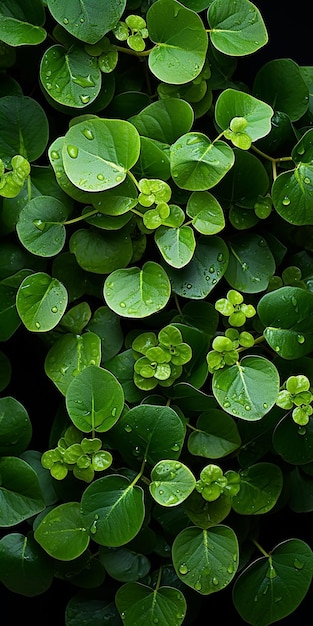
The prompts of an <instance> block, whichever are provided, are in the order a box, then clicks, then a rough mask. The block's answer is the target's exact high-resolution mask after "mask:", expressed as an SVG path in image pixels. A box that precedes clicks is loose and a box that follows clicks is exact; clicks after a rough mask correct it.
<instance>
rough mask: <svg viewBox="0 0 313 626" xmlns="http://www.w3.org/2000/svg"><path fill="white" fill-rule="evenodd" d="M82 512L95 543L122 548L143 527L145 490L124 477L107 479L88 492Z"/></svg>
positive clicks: (82, 499)
mask: <svg viewBox="0 0 313 626" xmlns="http://www.w3.org/2000/svg"><path fill="white" fill-rule="evenodd" d="M80 510H81V515H82V519H83V523H84V525H85V526H86V527H87V528H89V531H90V533H91V535H92V538H93V540H94V541H95V542H96V543H99V544H100V545H102V546H111V547H117V546H122V545H124V544H125V543H128V542H129V541H131V540H132V539H133V538H134V537H135V536H136V535H137V533H138V532H139V530H140V528H141V526H142V523H143V519H144V514H145V508H144V500H143V491H142V489H141V488H140V487H137V486H136V485H133V484H131V482H130V481H129V480H128V479H127V478H125V477H124V476H119V475H118V474H112V475H111V476H105V477H104V478H99V479H98V480H96V481H94V482H93V483H92V484H91V485H89V486H88V487H87V489H85V491H84V493H83V495H82V498H81V507H80Z"/></svg>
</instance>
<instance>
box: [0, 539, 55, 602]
mask: <svg viewBox="0 0 313 626" xmlns="http://www.w3.org/2000/svg"><path fill="white" fill-rule="evenodd" d="M53 574H54V572H53V563H52V562H51V560H50V559H49V557H48V556H47V554H46V553H45V552H44V551H43V550H42V548H41V547H40V546H39V545H38V543H37V542H36V541H35V540H34V538H33V536H32V533H28V535H27V537H25V536H24V535H22V534H20V533H11V534H10V535H6V536H5V537H3V538H2V539H1V541H0V578H1V582H2V583H3V584H4V585H5V587H6V588H7V589H10V591H13V592H14V593H17V594H20V595H22V596H27V597H28V598H29V597H30V598H31V597H34V596H37V595H39V594H41V593H44V592H45V591H47V589H49V587H50V585H51V583H52V581H53Z"/></svg>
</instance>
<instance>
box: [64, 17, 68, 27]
mask: <svg viewBox="0 0 313 626" xmlns="http://www.w3.org/2000/svg"><path fill="white" fill-rule="evenodd" d="M68 23H69V20H68V18H67V17H65V18H64V19H63V24H65V26H66V24H68Z"/></svg>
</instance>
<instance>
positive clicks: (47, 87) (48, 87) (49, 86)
mask: <svg viewBox="0 0 313 626" xmlns="http://www.w3.org/2000/svg"><path fill="white" fill-rule="evenodd" d="M46 89H48V91H50V89H52V84H51V83H46Z"/></svg>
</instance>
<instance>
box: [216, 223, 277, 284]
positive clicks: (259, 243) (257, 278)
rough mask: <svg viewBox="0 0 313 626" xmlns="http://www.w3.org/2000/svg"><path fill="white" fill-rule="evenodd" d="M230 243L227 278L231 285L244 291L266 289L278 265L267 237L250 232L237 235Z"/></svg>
mask: <svg viewBox="0 0 313 626" xmlns="http://www.w3.org/2000/svg"><path fill="white" fill-rule="evenodd" d="M228 245H229V250H230V255H229V263H228V266H227V269H226V272H225V278H226V280H227V282H228V283H229V285H230V286H231V287H233V289H238V291H242V292H244V293H259V292H260V291H265V289H266V288H267V287H268V284H269V281H270V278H271V277H272V275H273V274H274V271H275V267H276V264H275V259H274V256H273V254H272V252H271V250H270V248H269V246H268V244H267V241H266V239H263V237H260V236H259V235H258V234H257V233H254V232H252V233H251V232H249V233H243V234H239V235H235V236H234V237H232V239H231V240H230V241H229V244H228Z"/></svg>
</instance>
